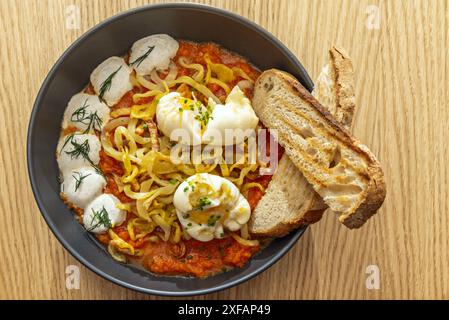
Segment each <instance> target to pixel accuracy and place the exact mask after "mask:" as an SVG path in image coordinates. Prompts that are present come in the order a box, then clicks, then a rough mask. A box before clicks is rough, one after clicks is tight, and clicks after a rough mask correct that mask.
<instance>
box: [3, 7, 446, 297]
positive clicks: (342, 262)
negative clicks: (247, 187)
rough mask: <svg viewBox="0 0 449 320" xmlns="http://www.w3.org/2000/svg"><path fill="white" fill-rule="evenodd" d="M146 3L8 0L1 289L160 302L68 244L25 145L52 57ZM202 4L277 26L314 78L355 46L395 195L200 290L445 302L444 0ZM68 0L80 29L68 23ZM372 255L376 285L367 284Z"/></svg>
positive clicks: (362, 121) (361, 110)
mask: <svg viewBox="0 0 449 320" xmlns="http://www.w3.org/2000/svg"><path fill="white" fill-rule="evenodd" d="M148 2H154V1H132V0H128V1H127V0H123V1H112V0H111V1H108V0H104V1H100V0H97V1H76V0H67V1H64V0H47V1H44V0H26V1H19V0H2V1H0V30H1V32H0V44H1V45H0V63H1V68H0V70H1V72H2V75H1V77H0V147H1V152H0V225H1V227H2V231H1V232H0V257H1V258H0V298H7V299H22V298H32V299H36V298H43V299H53V298H60V299H67V298H80V299H114V298H115V299H132V298H137V299H146V298H155V297H152V296H147V295H143V294H139V293H136V292H133V291H130V290H127V289H124V288H121V287H118V286H116V285H114V284H111V283H109V282H108V281H106V280H103V279H102V278H100V277H98V276H97V275H95V274H94V273H92V272H91V271H89V270H87V269H86V268H84V267H83V266H82V265H80V263H79V262H78V261H76V260H75V259H74V258H72V257H71V256H70V255H69V254H68V253H67V252H66V251H65V250H64V249H63V247H62V246H61V245H60V244H59V243H58V241H57V240H56V238H55V237H54V236H53V235H52V233H51V232H50V230H49V228H48V227H47V225H46V224H45V222H44V220H43V218H42V217H41V215H40V213H39V210H38V208H37V206H36V204H35V201H34V198H33V195H32V192H31V188H30V185H29V180H28V175H27V168H26V151H25V148H26V131H27V125H28V119H29V115H30V113H31V108H32V104H33V101H34V98H35V96H36V94H37V91H38V89H39V87H40V85H41V83H42V81H43V79H44V77H45V76H46V74H47V72H48V71H49V69H50V68H51V66H52V65H53V63H54V62H55V61H56V59H57V58H58V57H59V56H60V55H61V53H62V52H63V51H64V50H65V49H66V48H67V47H68V46H69V45H70V44H71V43H72V42H73V41H74V40H75V39H77V38H78V37H79V36H80V35H81V34H82V33H84V32H85V31H86V30H88V29H89V28H91V27H92V26H94V25H96V24H97V23H99V22H100V21H102V20H104V19H105V18H107V17H109V16H111V15H114V14H116V13H118V12H121V11H123V10H126V9H129V8H133V7H137V6H141V5H143V4H146V3H148ZM204 3H207V4H210V5H213V6H217V7H222V8H226V9H228V10H231V11H233V12H236V13H238V14H241V15H243V16H245V17H248V18H249V19H251V20H253V21H255V22H256V23H258V24H260V25H261V26H263V27H264V28H266V29H267V30H269V31H270V32H271V33H273V34H274V35H275V36H277V37H278V38H279V39H280V40H281V41H282V42H284V43H285V44H286V45H287V46H288V47H289V48H290V49H291V50H292V51H293V52H294V53H295V54H296V55H297V56H298V58H299V59H300V60H301V61H302V63H303V64H304V66H305V67H306V69H307V70H308V72H309V73H310V75H311V76H312V78H316V76H317V75H318V72H319V70H320V69H321V67H322V65H323V63H324V62H325V61H326V54H327V53H326V51H327V49H328V48H329V47H330V46H331V45H332V44H333V43H336V44H339V45H341V46H343V47H344V48H346V50H347V51H348V52H349V53H350V55H351V56H352V58H353V60H354V66H355V69H356V88H357V112H356V116H355V127H354V134H355V136H356V137H358V138H359V139H360V140H361V141H363V142H364V143H365V144H367V145H368V146H369V147H370V148H371V150H373V152H374V153H375V154H376V155H378V157H379V159H380V161H381V163H382V164H383V168H384V171H385V175H386V178H387V186H388V195H387V198H386V201H385V203H384V205H383V207H382V209H381V210H380V212H379V213H378V215H377V216H375V217H374V218H372V219H371V220H370V221H369V222H368V223H367V224H366V225H365V226H364V227H363V228H362V229H360V230H353V231H349V230H347V229H345V228H344V227H343V226H342V225H340V224H339V223H338V222H337V220H336V217H334V216H331V215H326V216H325V217H324V218H323V220H322V221H321V222H319V223H318V224H316V225H313V226H312V227H311V228H309V229H308V230H307V232H306V234H305V235H304V236H303V237H302V238H301V240H300V241H299V242H298V243H297V244H296V245H295V246H294V248H293V249H292V250H291V251H290V252H289V253H288V254H287V255H286V256H285V257H284V258H283V259H282V260H281V261H280V262H279V263H277V264H276V265H275V266H274V267H272V268H271V269H269V270H268V271H267V272H265V273H263V274H262V275H260V276H258V277H256V278H255V279H253V280H251V281H249V282H247V283H245V284H242V285H240V286H238V287H235V288H232V289H229V290H226V291H223V292H219V293H215V294H211V295H209V296H203V297H199V298H205V299H215V298H223V299H235V298H240V299H246V298H249V299H267V298H270V299H278V298H284V299H337V298H343V299H353V298H360V299H380V298H394V299H403V298H405V299H407V298H425V299H430V298H440V299H443V298H444V299H449V244H448V242H449V227H448V226H449V217H448V213H449V208H448V207H449V199H448V196H449V194H448V181H449V170H448V168H447V162H446V161H447V160H449V158H448V145H449V143H448V141H449V129H448V128H449V127H448V126H449V106H448V102H447V101H448V98H449V95H448V89H449V88H448V87H449V76H448V72H449V50H448V48H449V31H448V30H449V2H448V1H437V0H432V1H426V0H422V1H411V0H410V1H407V0H402V1H399V0H397V1H393V0H390V1H378V0H367V1H356V0H354V1H336V0H332V1H331V0H328V1H325V0H323V1H316V0H314V1H312V0H308V1H306V0H304V1H296V0H283V1H274V0H273V1H267V0H260V1H259V0H254V1H252V0H242V1H237V0H234V1H204ZM72 4H74V5H76V6H78V7H79V9H80V18H81V19H80V28H79V29H67V28H66V8H67V6H69V5H72ZM370 5H371V6H370ZM376 10H378V11H377V13H379V17H380V21H377V20H376V19H375V18H376ZM377 22H378V23H377ZM377 27H378V28H377ZM68 265H76V266H79V267H80V270H81V275H80V276H81V283H80V289H79V290H68V289H66V285H65V280H66V274H65V271H66V267H67V266H68ZM370 265H375V266H377V267H378V268H379V271H380V288H379V289H378V290H375V289H374V290H372V289H371V290H370V289H368V288H367V286H366V279H367V277H368V276H369V275H368V274H367V273H366V268H367V267H368V266H370Z"/></svg>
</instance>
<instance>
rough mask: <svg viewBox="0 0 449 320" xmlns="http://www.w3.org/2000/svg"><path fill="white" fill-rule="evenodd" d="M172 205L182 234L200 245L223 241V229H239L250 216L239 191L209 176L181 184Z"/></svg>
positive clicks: (190, 178)
mask: <svg viewBox="0 0 449 320" xmlns="http://www.w3.org/2000/svg"><path fill="white" fill-rule="evenodd" d="M173 204H174V206H175V208H176V213H177V216H178V219H179V221H180V222H181V225H182V227H183V229H184V231H185V232H187V233H188V234H189V235H190V236H191V237H192V238H194V239H196V240H199V241H203V242H207V241H210V240H212V239H214V238H218V239H220V238H223V237H224V230H225V229H226V230H229V231H237V230H239V229H241V228H242V227H243V225H245V224H246V223H247V222H248V220H249V218H250V216H251V208H250V206H249V203H248V201H247V200H246V199H245V197H243V195H242V194H241V193H240V191H239V189H238V188H237V187H236V186H235V185H234V184H233V183H232V182H230V181H229V180H227V179H225V178H223V177H220V176H216V175H212V174H208V173H200V174H196V175H193V176H191V177H189V178H187V179H186V180H185V181H184V182H182V183H181V184H180V185H179V187H178V188H177V189H176V191H175V194H174V197H173Z"/></svg>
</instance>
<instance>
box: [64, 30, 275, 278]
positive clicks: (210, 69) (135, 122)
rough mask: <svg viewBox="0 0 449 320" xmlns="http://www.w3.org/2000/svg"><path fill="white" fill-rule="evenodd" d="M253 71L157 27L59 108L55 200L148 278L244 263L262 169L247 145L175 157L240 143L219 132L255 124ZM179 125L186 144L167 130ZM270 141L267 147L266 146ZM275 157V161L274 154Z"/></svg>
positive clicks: (251, 248) (214, 48)
mask: <svg viewBox="0 0 449 320" xmlns="http://www.w3.org/2000/svg"><path fill="white" fill-rule="evenodd" d="M259 74H260V72H259V70H257V68H255V67H254V66H253V65H251V63H250V62H248V61H247V60H246V59H245V58H243V57H241V56H239V55H237V54H235V53H233V52H231V51H228V50H226V49H224V48H222V47H220V46H219V45H217V44H214V43H193V42H189V41H183V40H179V41H178V40H175V39H173V38H172V37H170V36H169V35H164V34H157V35H151V36H148V37H145V38H143V39H140V40H138V41H136V42H135V43H134V44H133V46H132V47H131V49H130V51H129V53H128V54H127V55H126V56H124V57H110V58H108V59H106V60H105V61H103V62H102V63H100V64H99V65H98V67H97V68H95V70H93V71H92V73H91V76H90V83H89V84H87V85H86V87H85V89H84V90H83V91H82V92H80V93H77V94H75V95H74V96H73V97H72V98H71V99H70V101H69V102H68V104H67V108H66V111H65V113H64V119H63V123H62V128H61V137H60V142H59V144H58V147H57V152H56V154H57V161H58V165H59V168H60V174H61V176H60V179H61V198H62V199H63V200H64V202H65V203H66V204H67V205H68V206H69V207H70V208H71V209H73V210H74V212H75V213H76V216H77V218H78V220H79V221H80V223H82V224H83V225H84V227H85V228H86V230H87V231H88V232H91V233H92V234H94V235H95V237H96V238H97V239H98V240H99V241H100V242H101V243H103V244H105V245H106V246H107V248H108V251H109V252H110V254H111V256H112V257H113V258H114V259H115V260H117V261H120V262H125V261H130V262H132V263H135V264H138V265H141V266H143V267H144V268H146V269H147V270H149V271H151V272H153V273H156V274H165V275H178V276H195V277H206V276H210V275H213V274H216V273H219V272H223V271H225V270H229V269H231V268H235V267H242V266H244V265H245V264H246V263H247V261H248V260H249V259H250V258H251V257H252V256H253V255H254V254H256V253H257V252H258V251H259V250H260V248H261V244H262V243H263V241H260V240H256V239H251V236H250V234H249V232H248V221H249V219H250V215H251V210H253V209H254V208H255V206H256V205H257V202H258V201H259V199H260V198H261V196H262V195H263V192H264V190H265V188H266V187H267V185H268V182H269V180H270V177H271V176H270V175H260V174H259V169H260V168H261V166H263V167H266V166H267V163H261V162H259V161H255V162H254V163H251V164H250V163H249V162H248V161H247V160H248V159H247V158H248V153H242V157H240V158H238V159H237V157H236V156H234V159H233V160H232V161H228V163H225V162H222V161H217V160H222V158H220V159H218V158H217V157H216V156H215V158H214V157H210V158H209V159H203V160H202V161H200V162H199V163H194V162H193V161H190V162H188V163H181V164H176V163H174V162H173V161H172V159H171V157H170V154H171V153H172V151H173V150H174V149H175V148H177V147H178V146H181V145H182V146H185V147H189V148H195V147H198V146H199V148H203V149H204V145H205V143H207V144H208V145H209V146H213V148H214V151H217V150H218V151H219V152H220V155H219V156H220V157H222V156H221V152H222V151H223V149H226V148H228V149H229V148H233V147H235V146H236V145H239V144H242V145H243V146H244V145H245V144H246V143H247V142H246V141H245V140H244V138H241V137H239V135H235V136H233V137H231V139H228V140H229V141H224V140H225V139H223V141H219V140H218V139H214V138H215V137H214V134H215V133H217V132H218V133H224V131H225V129H242V130H245V129H249V130H254V129H257V128H259V127H261V124H260V123H259V119H258V117H257V116H256V114H255V113H254V110H253V109H252V106H251V102H250V99H251V97H252V88H253V85H254V81H255V80H256V79H257V77H258V76H259ZM179 129H184V131H185V132H186V134H187V136H186V139H185V141H183V142H181V141H174V140H173V139H171V138H170V137H171V136H173V133H174V132H175V131H176V130H179ZM268 148H269V147H268ZM276 160H277V159H276Z"/></svg>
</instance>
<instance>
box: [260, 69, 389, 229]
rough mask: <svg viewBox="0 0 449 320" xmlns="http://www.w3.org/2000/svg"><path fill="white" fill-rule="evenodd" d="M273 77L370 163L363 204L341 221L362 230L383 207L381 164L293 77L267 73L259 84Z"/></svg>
mask: <svg viewBox="0 0 449 320" xmlns="http://www.w3.org/2000/svg"><path fill="white" fill-rule="evenodd" d="M270 76H272V77H277V78H279V79H280V80H281V81H282V82H283V83H284V84H285V89H286V90H289V91H290V92H291V94H293V95H296V96H298V97H300V98H301V99H302V100H303V101H305V102H306V103H308V104H309V105H310V106H312V107H313V108H314V109H315V110H316V111H317V112H318V113H319V114H320V115H321V117H322V118H323V119H324V120H325V121H326V122H327V124H328V125H329V126H330V127H332V129H333V130H335V132H336V134H337V135H338V137H339V140H340V142H341V143H343V144H344V145H345V146H346V147H347V148H349V149H352V150H353V151H354V152H356V153H357V154H358V155H359V156H360V157H363V158H364V160H365V162H366V163H368V168H367V173H368V174H364V176H365V177H366V178H367V179H368V180H369V183H368V187H367V188H366V190H365V192H364V197H363V198H364V201H363V202H362V203H361V204H359V206H358V208H357V209H356V210H355V211H354V212H351V213H348V214H342V215H340V217H339V220H340V222H342V223H343V224H344V225H345V226H347V227H348V228H358V227H360V226H362V225H363V224H364V222H366V220H367V219H369V218H370V217H371V216H372V215H373V214H375V213H376V211H377V209H378V208H379V207H380V206H381V205H382V203H383V200H384V198H385V195H386V186H385V181H384V177H383V172H382V169H381V166H380V163H379V162H378V161H377V159H376V157H375V156H374V155H373V154H372V153H371V152H370V151H369V150H368V148H366V147H365V146H363V145H361V144H360V142H359V141H358V140H356V139H355V138H353V137H352V136H351V135H350V133H349V132H348V130H347V129H346V128H345V127H344V126H343V125H342V124H340V123H339V122H338V121H337V120H336V119H335V118H334V117H333V116H332V115H331V114H330V112H329V111H328V110H327V109H326V108H325V107H323V106H322V105H321V104H320V103H319V102H318V101H317V100H316V99H315V98H314V97H313V96H312V95H311V94H310V93H309V92H308V91H307V90H306V89H305V88H304V87H303V86H302V85H301V84H300V83H299V82H298V80H296V79H295V78H294V77H293V76H292V75H290V74H288V73H286V72H283V71H279V70H276V69H271V70H267V71H265V72H264V73H263V74H262V75H261V76H260V77H259V79H258V80H257V81H258V82H260V79H262V78H263V77H270ZM265 125H267V124H265ZM280 143H281V145H282V144H283V143H284V147H285V141H284V142H282V141H281V142H280ZM304 176H305V177H306V179H307V180H309V181H310V182H313V181H314V177H313V176H307V175H306V174H305V175H304Z"/></svg>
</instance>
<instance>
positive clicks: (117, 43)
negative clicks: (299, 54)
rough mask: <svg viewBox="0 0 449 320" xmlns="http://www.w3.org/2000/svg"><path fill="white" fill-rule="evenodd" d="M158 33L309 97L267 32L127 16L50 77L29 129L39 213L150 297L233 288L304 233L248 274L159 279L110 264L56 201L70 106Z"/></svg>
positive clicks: (64, 59)
mask: <svg viewBox="0 0 449 320" xmlns="http://www.w3.org/2000/svg"><path fill="white" fill-rule="evenodd" d="M153 33H167V34H170V35H171V36H173V37H174V38H178V39H188V40H192V41H197V42H204V41H212V42H215V43H218V44H221V45H222V46H224V47H225V48H228V49H230V50H232V51H234V52H237V53H239V54H241V55H243V56H245V57H246V58H248V59H249V61H251V62H252V63H253V64H254V65H255V66H257V67H258V68H260V69H261V70H265V69H268V68H278V69H281V70H285V71H288V72H290V73H291V74H293V75H294V76H296V77H297V78H298V79H299V80H300V81H301V83H302V84H303V85H304V86H305V87H306V88H307V89H308V90H309V91H310V90H311V89H312V86H313V84H312V81H311V80H310V78H309V76H308V75H307V73H306V71H305V70H304V68H303V67H302V65H301V64H300V62H299V61H298V60H297V59H296V58H295V56H294V55H293V54H292V53H291V52H290V51H289V50H288V49H287V48H286V47H285V46H284V45H283V44H282V43H281V42H280V41H279V40H277V39H276V38H275V37H273V36H272V35H271V34H270V33H268V32H267V31H265V30H264V29H262V28H261V27H259V26H257V25H256V24H254V23H252V22H251V21H249V20H247V19H245V18H242V17H240V16H238V15H235V14H233V13H230V12H227V11H224V10H220V9H216V8H213V7H208V6H203V5H195V4H162V5H152V6H146V7H142V8H138V9H134V10H130V11H127V12H125V13H122V14H119V15H116V16H114V17H112V18H110V19H108V20H106V21H104V22H102V23H100V24H99V25H97V26H95V27H94V28H92V29H91V30H89V31H88V32H86V33H85V34H84V35H83V36H81V37H80V38H79V39H78V40H77V41H75V43H73V44H72V45H71V46H70V47H69V48H68V49H67V50H66V51H65V52H64V54H63V55H62V56H61V58H59V60H58V61H57V62H56V64H55V65H54V66H53V68H52V69H51V71H50V72H49V74H48V76H47V78H46V79H45V81H44V83H43V85H42V87H41V89H40V91H39V94H38V96H37V98H36V102H35V104H34V108H33V112H32V114H31V119H30V123H29V128H28V142H27V144H28V145H27V156H28V172H29V175H30V181H31V185H32V188H33V192H34V196H35V198H36V201H37V204H38V206H39V209H40V211H41V212H42V215H43V216H44V218H45V220H46V222H47V224H48V225H49V226H50V229H51V230H52V231H53V233H54V234H55V236H56V237H57V238H58V240H59V241H60V242H61V244H62V245H63V246H64V247H65V248H66V249H67V250H68V251H69V252H70V253H71V254H72V255H73V256H74V257H75V258H76V259H78V260H79V261H80V262H81V263H82V264H84V265H85V266H86V267H88V268H89V269H91V270H92V271H94V272H95V273H97V274H98V275H100V276H102V277H104V278H106V279H108V280H110V281H112V282H114V283H116V284H119V285H122V286H124V287H127V288H130V289H134V290H137V291H141V292H144V293H149V294H156V295H167V296H187V295H197V294H206V293H211V292H215V291H218V290H222V289H225V288H229V287H232V286H235V285H237V284H239V283H242V282H244V281H246V280H248V279H250V278H252V277H254V276H256V275H257V274H259V273H261V272H262V271H264V270H266V269H267V268H268V267H270V266H271V265H272V264H273V263H275V262H276V261H278V260H279V259H280V258H281V257H282V256H283V255H284V254H285V253H286V252H287V251H288V250H289V249H290V248H291V247H292V246H293V244H295V242H296V241H297V240H298V239H299V237H300V236H301V235H302V234H303V232H304V229H300V230H297V231H295V232H293V233H291V234H289V235H288V236H286V237H284V238H281V239H277V240H275V241H273V242H272V243H271V244H270V245H269V246H268V247H267V248H265V249H264V250H262V252H260V253H259V254H258V255H256V256H255V257H254V258H253V259H251V260H250V262H249V263H248V264H247V265H246V266H245V267H244V268H243V269H234V270H232V271H230V272H227V273H224V274H220V275H216V276H213V277H210V278H207V279H201V280H200V279H192V278H179V277H161V276H154V275H151V274H150V273H148V272H146V271H144V270H140V269H138V268H136V267H133V266H131V265H126V264H120V263H118V262H115V261H114V260H112V258H111V257H110V256H109V254H108V253H107V251H105V249H104V248H103V247H102V246H101V245H100V244H99V243H98V242H97V241H96V240H95V239H94V238H93V237H92V236H91V235H90V234H89V233H87V232H86V231H85V229H84V228H83V227H82V226H81V225H80V224H79V223H78V222H77V221H76V220H75V219H74V216H73V213H72V212H71V211H69V210H68V209H67V207H66V206H65V205H64V203H63V202H62V201H61V199H60V198H59V183H58V181H57V176H58V172H59V171H58V165H57V163H56V160H55V149H56V144H57V141H58V137H59V131H60V123H61V120H62V117H63V113H64V109H65V107H66V105H67V102H68V101H69V99H70V97H71V96H73V95H74V94H75V93H77V92H79V91H80V90H81V89H82V88H83V87H84V86H85V85H86V83H87V82H88V81H89V75H90V73H91V72H92V70H93V69H94V68H95V67H96V66H97V65H98V64H99V63H100V62H102V61H103V60H105V59H106V58H108V57H110V56H112V55H122V54H124V53H125V52H126V51H127V50H128V49H129V48H130V47H131V45H132V44H133V42H134V41H136V40H137V39H139V38H142V37H145V36H147V35H150V34H153Z"/></svg>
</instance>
